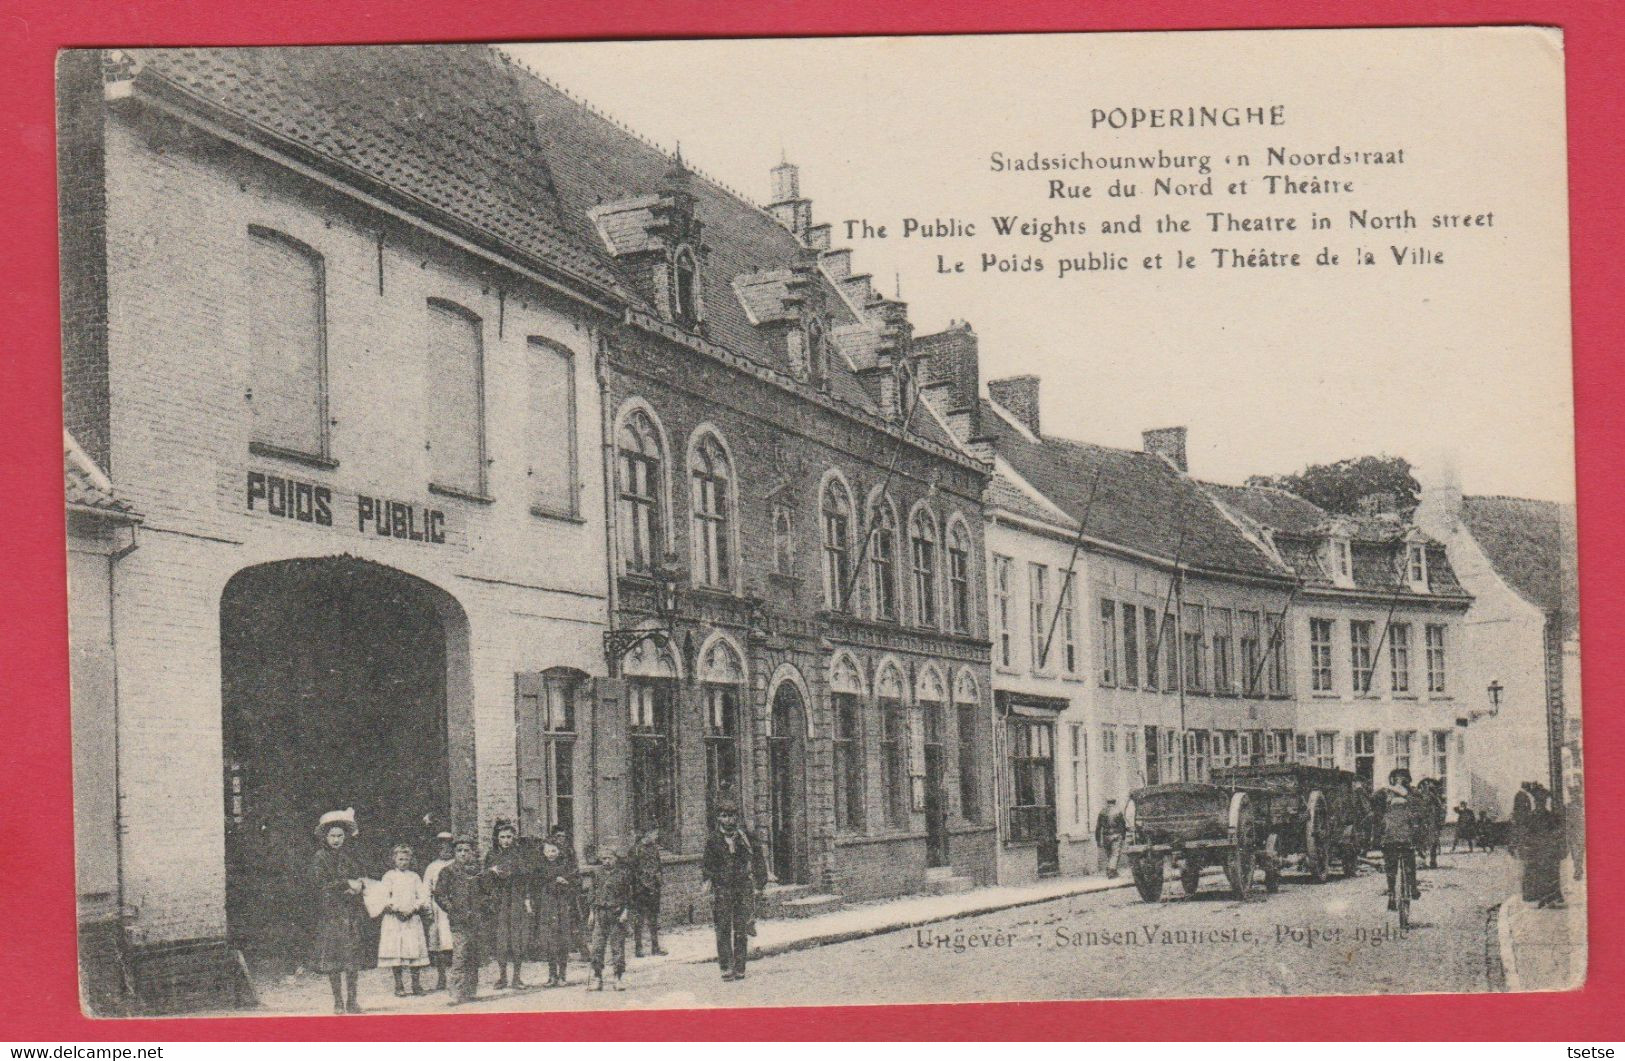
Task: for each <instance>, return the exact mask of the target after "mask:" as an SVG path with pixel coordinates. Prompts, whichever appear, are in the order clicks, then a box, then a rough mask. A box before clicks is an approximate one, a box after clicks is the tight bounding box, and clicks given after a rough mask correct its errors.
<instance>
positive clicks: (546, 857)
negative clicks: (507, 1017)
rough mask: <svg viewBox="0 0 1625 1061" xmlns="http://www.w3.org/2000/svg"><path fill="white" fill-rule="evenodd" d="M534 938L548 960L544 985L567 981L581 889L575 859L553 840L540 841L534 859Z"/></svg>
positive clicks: (539, 949) (546, 960)
mask: <svg viewBox="0 0 1625 1061" xmlns="http://www.w3.org/2000/svg"><path fill="white" fill-rule="evenodd" d="M535 882H536V883H535V900H536V940H535V950H536V954H537V956H538V957H540V958H541V959H542V960H543V961H545V962H547V986H548V987H561V986H563V985H564V984H565V983H567V982H568V979H569V968H570V946H571V944H572V943H573V942H574V940H575V936H576V923H575V922H576V896H577V895H579V894H580V891H581V880H580V874H579V873H577V872H576V864H575V859H573V858H566V857H565V855H564V852H562V851H561V850H559V845H558V844H556V843H554V842H553V841H552V840H548V841H546V842H545V843H543V844H542V857H541V858H540V859H538V860H537V862H536V875H535Z"/></svg>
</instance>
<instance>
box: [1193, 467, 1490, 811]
mask: <svg viewBox="0 0 1625 1061" xmlns="http://www.w3.org/2000/svg"><path fill="white" fill-rule="evenodd" d="M1210 489H1211V490H1212V492H1213V495H1214V496H1215V497H1216V498H1218V499H1219V501H1220V503H1221V504H1223V505H1224V507H1225V508H1226V509H1227V510H1228V511H1229V512H1230V513H1231V514H1232V515H1233V516H1234V517H1235V518H1236V519H1237V521H1238V522H1239V523H1241V524H1242V525H1243V526H1246V527H1247V528H1248V529H1249V530H1250V531H1251V532H1252V533H1253V534H1254V535H1255V536H1256V537H1258V538H1261V539H1262V540H1263V541H1264V542H1265V543H1266V544H1267V545H1268V547H1269V548H1271V549H1272V550H1273V551H1274V552H1275V553H1276V554H1277V555H1278V556H1279V557H1281V558H1282V559H1283V560H1284V561H1285V562H1286V563H1288V564H1289V565H1290V566H1291V568H1292V571H1293V572H1294V574H1295V576H1296V578H1297V586H1296V590H1295V593H1294V595H1293V598H1292V601H1291V604H1290V607H1288V608H1286V609H1285V617H1286V619H1285V621H1286V624H1287V644H1288V646H1289V650H1288V653H1287V654H1288V656H1289V658H1290V660H1291V664H1292V671H1293V681H1294V683H1295V686H1296V688H1297V691H1298V723H1297V735H1296V738H1295V740H1296V745H1297V747H1296V755H1297V757H1298V758H1299V759H1300V760H1302V761H1304V762H1311V763H1314V764H1316V765H1319V766H1334V767H1338V768H1340V769H1344V770H1351V771H1353V772H1354V773H1355V774H1356V775H1358V776H1359V778H1360V779H1361V781H1363V782H1364V783H1366V784H1367V785H1382V784H1384V783H1386V781H1387V777H1388V772H1389V771H1390V770H1392V769H1394V768H1396V767H1403V768H1405V769H1408V770H1409V771H1410V772H1411V776H1412V777H1413V778H1415V779H1417V780H1420V779H1422V778H1424V777H1428V778H1435V779H1437V780H1439V781H1440V782H1442V783H1443V785H1444V788H1445V794H1446V797H1447V799H1448V800H1449V801H1450V804H1451V805H1452V806H1454V804H1455V801H1456V800H1458V799H1461V798H1465V797H1466V795H1467V793H1468V785H1467V774H1466V771H1465V769H1464V766H1465V762H1466V755H1467V738H1466V724H1467V717H1468V713H1469V709H1470V707H1471V706H1473V705H1475V704H1476V701H1475V700H1474V698H1473V693H1472V689H1471V688H1470V685H1469V682H1468V681H1467V680H1466V678H1467V675H1466V667H1465V666H1464V661H1465V659H1466V658H1467V657H1468V654H1469V652H1468V647H1467V646H1466V645H1465V644H1464V638H1463V619H1464V616H1465V614H1466V612H1467V608H1468V605H1469V603H1470V602H1471V597H1470V596H1469V595H1468V593H1467V592H1466V591H1465V590H1464V589H1463V588H1462V585H1461V583H1460V582H1459V581H1458V580H1457V578H1456V573H1455V570H1454V568H1453V567H1452V565H1451V562H1450V558H1449V557H1448V555H1447V553H1446V549H1445V546H1444V544H1443V543H1441V542H1439V541H1438V540H1436V539H1434V538H1431V537H1429V536H1428V535H1427V534H1426V533H1424V532H1423V531H1422V530H1421V528H1419V527H1418V526H1417V525H1416V523H1415V521H1414V520H1412V519H1409V518H1407V517H1406V516H1405V515H1402V514H1401V513H1399V512H1397V511H1395V504H1394V501H1393V499H1392V498H1391V497H1388V496H1387V495H1375V496H1373V497H1370V498H1366V499H1364V500H1363V501H1362V506H1361V512H1360V513H1359V514H1358V515H1353V516H1345V515H1333V514H1329V513H1327V512H1325V511H1324V510H1322V509H1321V508H1319V507H1318V506H1316V505H1314V504H1311V503H1310V502H1308V501H1305V500H1304V499H1302V498H1300V497H1297V496H1296V495H1293V494H1290V493H1287V492H1285V491H1281V490H1276V489H1273V488H1270V487H1246V486H1244V487H1231V486H1212V487H1210Z"/></svg>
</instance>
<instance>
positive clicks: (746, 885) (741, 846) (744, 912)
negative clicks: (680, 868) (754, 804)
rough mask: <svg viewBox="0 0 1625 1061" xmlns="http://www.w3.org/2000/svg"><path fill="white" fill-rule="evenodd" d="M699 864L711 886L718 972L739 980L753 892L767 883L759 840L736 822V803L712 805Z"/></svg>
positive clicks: (752, 915)
mask: <svg viewBox="0 0 1625 1061" xmlns="http://www.w3.org/2000/svg"><path fill="white" fill-rule="evenodd" d="M700 870H701V873H702V875H703V877H704V881H705V886H706V887H708V888H710V889H711V916H712V919H713V920H714V921H715V923H716V930H717V964H718V965H720V966H722V978H723V979H724V980H743V979H744V978H745V953H746V950H747V949H748V947H749V945H750V933H751V925H752V922H754V921H755V919H756V897H757V894H758V893H759V892H761V890H762V889H763V888H764V887H766V885H767V861H766V859H765V858H764V857H763V855H762V845H761V844H760V843H758V842H757V840H756V838H755V837H754V836H752V835H751V834H750V831H749V830H747V829H745V828H744V827H743V826H741V825H740V824H739V808H738V807H736V806H734V805H733V804H731V803H724V804H722V805H720V806H719V807H717V813H716V828H714V829H712V830H711V835H710V837H709V838H707V839H706V841H705V856H704V858H703V859H702V861H701V865H700Z"/></svg>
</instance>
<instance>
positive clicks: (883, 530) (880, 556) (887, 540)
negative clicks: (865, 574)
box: [869, 496, 897, 619]
mask: <svg viewBox="0 0 1625 1061" xmlns="http://www.w3.org/2000/svg"><path fill="white" fill-rule="evenodd" d="M873 508H874V515H873V516H872V517H871V519H872V520H873V523H874V527H873V529H872V530H871V531H870V538H869V575H870V579H871V580H872V582H873V584H874V594H875V618H876V619H896V618H897V516H896V515H895V514H893V512H892V507H891V504H890V502H888V501H887V500H886V499H885V498H884V497H878V496H877V497H876V498H875V499H874V501H873Z"/></svg>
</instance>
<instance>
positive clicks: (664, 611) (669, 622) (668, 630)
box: [604, 553, 683, 672]
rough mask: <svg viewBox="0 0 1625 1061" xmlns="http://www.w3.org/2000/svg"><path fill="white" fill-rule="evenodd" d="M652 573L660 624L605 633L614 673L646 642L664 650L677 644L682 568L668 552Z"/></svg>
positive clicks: (605, 645)
mask: <svg viewBox="0 0 1625 1061" xmlns="http://www.w3.org/2000/svg"><path fill="white" fill-rule="evenodd" d="M649 574H650V575H651V576H652V578H653V580H654V587H653V589H654V611H655V620H656V622H657V623H658V625H657V626H653V627H638V628H633V629H614V628H611V629H609V630H605V631H604V655H605V656H607V657H608V660H609V665H610V668H611V671H612V672H614V671H618V670H619V669H620V664H621V660H622V659H623V658H625V656H626V654H627V653H628V652H630V651H632V649H634V648H636V647H637V646H638V645H640V644H642V643H643V642H644V641H652V642H654V643H655V645H656V646H657V647H661V648H667V647H672V646H675V645H676V643H677V632H676V630H675V629H674V627H675V625H676V622H677V604H678V600H677V591H678V587H679V585H680V584H681V582H682V578H683V572H682V569H681V568H679V567H678V566H677V557H676V556H674V555H672V554H670V553H668V554H667V555H666V557H665V558H664V559H663V560H662V561H661V562H660V563H659V564H656V565H655V567H654V569H653V570H652V571H650V572H649Z"/></svg>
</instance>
